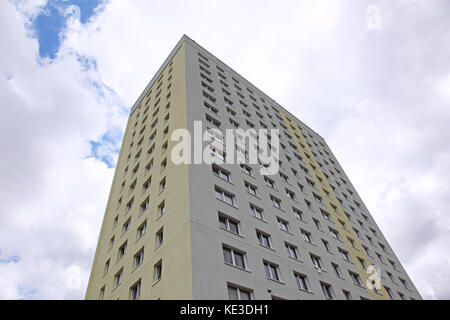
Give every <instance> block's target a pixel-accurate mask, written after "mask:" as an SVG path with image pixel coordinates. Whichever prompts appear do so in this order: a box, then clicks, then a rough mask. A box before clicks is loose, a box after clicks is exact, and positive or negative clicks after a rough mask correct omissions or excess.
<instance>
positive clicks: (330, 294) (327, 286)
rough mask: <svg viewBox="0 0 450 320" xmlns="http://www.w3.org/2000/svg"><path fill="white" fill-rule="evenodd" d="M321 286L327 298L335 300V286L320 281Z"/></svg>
mask: <svg viewBox="0 0 450 320" xmlns="http://www.w3.org/2000/svg"><path fill="white" fill-rule="evenodd" d="M320 286H321V287H322V292H323V294H324V295H325V298H327V299H329V300H333V299H334V292H333V288H332V287H331V285H330V284H328V283H325V282H320Z"/></svg>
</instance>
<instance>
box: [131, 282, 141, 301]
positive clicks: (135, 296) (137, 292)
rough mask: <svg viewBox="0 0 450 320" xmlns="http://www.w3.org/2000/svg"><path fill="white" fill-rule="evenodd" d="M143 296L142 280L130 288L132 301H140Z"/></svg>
mask: <svg viewBox="0 0 450 320" xmlns="http://www.w3.org/2000/svg"><path fill="white" fill-rule="evenodd" d="M140 296H141V279H139V281H138V282H136V283H135V284H134V285H133V286H132V287H131V288H130V300H139V297H140Z"/></svg>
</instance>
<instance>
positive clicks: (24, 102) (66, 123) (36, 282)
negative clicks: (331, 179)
mask: <svg viewBox="0 0 450 320" xmlns="http://www.w3.org/2000/svg"><path fill="white" fill-rule="evenodd" d="M54 2H55V3H57V2H58V1H57V0H54ZM62 2H66V1H62ZM69 2H71V1H69ZM45 5H46V1H44V0H42V1H18V0H17V1H2V2H0V43H2V48H3V49H2V50H0V82H1V84H0V101H1V105H0V135H1V139H0V149H1V150H2V156H1V158H0V298H1V299H33V298H34V299H69V298H70V299H81V298H83V297H84V292H85V288H86V285H87V280H88V276H89V272H90V267H91V263H92V260H93V256H94V252H95V246H96V242H97V237H98V234H99V231H100V225H101V221H102V218H103V214H104V210H105V207H106V201H107V197H108V193H109V189H110V185H111V181H112V175H113V172H114V168H113V166H114V164H115V161H116V160H117V156H118V149H119V147H120V143H121V138H122V135H123V130H124V128H125V125H126V121H127V116H128V112H129V109H130V107H131V105H132V104H133V103H134V101H135V100H136V98H137V97H138V96H139V94H140V93H141V91H142V90H143V89H144V87H145V86H146V84H147V83H148V81H149V80H150V78H151V77H152V76H153V74H154V73H155V72H156V70H157V69H158V68H159V66H160V65H161V64H162V62H163V61H164V59H165V58H166V57H167V55H168V54H169V52H170V51H171V49H172V48H173V47H174V46H175V44H176V42H177V41H178V40H179V39H180V37H181V36H182V35H183V34H187V35H188V36H190V37H191V38H193V39H194V40H195V41H197V42H198V43H199V44H200V45H202V46H204V47H205V48H206V49H207V50H209V51H210V52H212V53H213V54H214V55H216V56H217V57H218V58H219V59H221V60H222V61H224V62H225V63H227V64H228V65H229V66H230V67H232V68H233V69H234V70H236V71H237V72H239V73H240V74H241V75H242V76H244V77H246V78H247V79H248V80H249V81H251V82H252V83H253V84H255V85H256V86H257V87H259V88H260V89H261V90H263V91H264V92H265V93H267V94H268V95H269V96H271V97H272V98H274V99H275V100H276V101H277V102H279V103H280V104H281V105H283V106H284V107H285V108H287V109H288V110H290V111H291V112H292V113H293V114H295V115H296V116H297V117H298V118H300V119H301V120H302V121H304V122H305V123H306V124H308V125H309V126H310V127H311V128H313V129H314V130H315V131H317V132H318V133H319V134H321V135H322V136H323V137H324V138H325V139H326V141H327V142H328V144H329V145H330V147H331V148H332V150H333V152H334V153H335V155H336V157H337V158H338V160H339V162H340V163H341V165H342V166H343V168H344V169H345V171H346V173H347V175H348V176H349V178H350V179H351V181H352V182H353V184H354V185H355V187H356V189H357V190H358V192H359V194H360V195H361V197H362V199H363V200H364V202H365V203H366V205H367V207H368V208H369V210H370V212H371V214H372V215H373V216H374V218H375V220H376V221H377V223H378V224H379V226H380V228H381V230H382V231H383V233H384V234H385V236H386V237H387V239H388V241H389V242H390V244H391V246H392V247H393V249H394V251H395V252H396V254H397V256H398V257H399V259H400V261H401V262H402V263H403V265H404V267H405V268H406V270H407V272H408V273H409V275H410V276H411V278H412V280H413V282H414V283H415V284H416V286H417V288H418V289H419V291H420V293H421V294H422V296H423V297H424V298H426V299H435V298H438V299H450V285H449V284H450V250H449V247H450V246H449V245H450V216H449V214H448V211H449V209H450V195H449V191H450V186H449V181H450V165H449V164H450V152H449V151H450V145H449V144H450V142H449V140H448V137H449V136H450V126H449V123H450V59H449V57H450V20H449V19H448V13H449V12H450V2H448V1H446V0H442V1H438V0H429V1H420V0H416V1H414V0H410V1H407V0H396V1H392V0H389V1H387V0H386V1H382V0H373V1H350V0H347V1H332V0H331V1H317V0H315V1H312V0H311V1H283V3H280V2H276V1H237V0H233V1H226V2H225V1H221V2H219V1H210V0H208V1H206V0H204V1H154V2H153V1H144V0H142V1H138V0H133V1H125V0H112V1H109V2H106V3H104V4H101V5H100V6H99V7H98V8H97V11H96V12H95V13H94V14H93V15H92V16H91V17H90V20H88V21H85V22H80V21H79V20H77V17H78V16H77V15H73V16H68V17H67V21H65V23H66V22H67V23H68V25H67V27H66V28H62V29H61V32H60V35H59V38H60V46H59V48H58V50H57V52H56V53H55V55H54V57H53V56H52V57H42V56H40V53H39V42H38V39H37V38H36V30H33V27H32V25H31V24H30V21H33V19H35V18H36V17H37V16H39V15H40V14H42V12H43V10H45ZM81 15H83V8H82V9H81ZM261 66H264V68H262V67H261Z"/></svg>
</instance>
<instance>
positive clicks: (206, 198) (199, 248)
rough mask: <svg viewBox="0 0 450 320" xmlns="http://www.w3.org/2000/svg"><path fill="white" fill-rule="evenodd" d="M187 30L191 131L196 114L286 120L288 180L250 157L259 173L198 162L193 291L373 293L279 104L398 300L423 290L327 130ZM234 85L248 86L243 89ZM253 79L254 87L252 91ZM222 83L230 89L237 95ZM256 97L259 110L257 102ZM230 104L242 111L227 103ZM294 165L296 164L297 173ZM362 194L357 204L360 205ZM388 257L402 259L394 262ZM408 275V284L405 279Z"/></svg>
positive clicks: (276, 123)
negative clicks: (266, 242)
mask: <svg viewBox="0 0 450 320" xmlns="http://www.w3.org/2000/svg"><path fill="white" fill-rule="evenodd" d="M184 39H185V43H186V44H187V45H186V77H187V81H186V85H187V109H188V128H189V129H190V130H191V132H193V122H194V120H201V121H203V122H204V123H205V125H204V127H206V124H207V122H206V121H205V115H206V114H208V115H210V116H211V117H213V118H214V119H216V120H218V121H220V123H221V124H220V126H219V127H218V128H220V129H226V128H233V126H232V125H231V124H230V122H229V119H233V120H234V121H236V122H237V123H239V126H240V127H241V128H243V129H244V130H245V129H248V128H250V127H249V125H248V124H247V123H246V121H247V120H249V121H251V122H252V123H253V124H254V125H255V127H254V129H258V128H262V127H261V125H260V121H262V122H263V123H265V124H266V125H267V126H268V128H269V129H270V128H280V129H281V130H280V142H281V143H282V144H283V145H284V146H285V148H280V160H281V161H282V163H283V168H281V169H280V172H282V173H284V174H285V175H286V176H288V182H285V181H283V180H282V179H281V177H280V176H279V175H275V176H271V177H270V178H271V179H273V180H274V182H275V189H272V188H269V187H268V186H267V185H266V182H265V181H264V179H263V177H262V176H261V175H260V174H259V173H258V166H257V165H250V167H251V168H252V176H250V175H248V174H246V173H244V172H243V171H242V170H241V168H240V166H239V165H221V166H220V167H221V168H223V169H224V170H226V171H227V172H229V174H230V181H226V180H224V179H222V178H220V177H218V176H217V175H215V174H213V172H212V168H211V165H190V167H189V184H190V188H189V190H190V199H191V201H190V206H191V207H190V212H191V246H192V250H191V251H192V263H193V267H192V270H193V295H194V298H195V299H228V298H229V294H228V292H227V290H228V289H227V287H228V285H232V286H235V287H240V288H243V289H244V290H249V291H251V296H252V298H253V299H272V298H273V299H275V298H281V299H325V298H326V297H325V295H324V293H323V290H322V288H321V284H320V283H321V282H324V283H327V284H330V285H331V286H332V290H333V294H334V298H335V299H346V298H347V297H349V296H346V295H345V294H344V290H345V291H347V292H348V293H349V294H350V295H351V297H352V299H361V298H367V299H368V298H369V295H368V291H367V289H366V288H363V287H361V286H358V285H355V284H354V282H353V281H352V279H351V277H350V275H349V271H351V272H354V273H357V272H358V271H357V270H356V268H355V265H354V264H355V263H357V262H348V261H345V260H344V259H343V258H342V257H341V255H340V254H339V252H338V248H343V249H346V248H345V245H344V243H343V242H342V241H339V240H337V239H334V238H333V237H332V236H331V235H330V232H329V228H335V225H334V222H331V221H328V220H327V219H326V218H324V216H323V215H322V214H321V210H320V209H322V210H324V211H327V209H326V207H324V206H322V207H321V205H320V204H318V203H317V202H316V201H314V199H313V197H312V193H313V192H314V191H315V190H314V188H313V187H312V186H310V185H309V184H308V182H307V180H306V179H310V180H311V177H309V176H308V174H306V173H304V172H302V170H301V169H300V168H299V165H300V162H299V161H298V160H297V159H296V157H295V156H294V153H296V150H295V149H294V148H293V147H292V146H291V145H290V144H289V137H287V136H286V135H285V134H284V133H283V132H285V130H282V127H281V124H282V120H281V119H280V118H278V117H277V112H276V111H275V110H279V111H283V112H285V113H286V114H288V115H289V117H290V118H291V119H295V121H296V122H297V125H298V126H299V127H300V128H301V129H303V133H304V136H305V138H306V139H307V141H308V144H309V145H310V147H311V149H312V151H313V152H314V153H315V155H316V157H317V160H318V161H319V162H320V163H321V164H323V167H322V170H323V171H324V172H325V173H326V174H328V175H329V177H330V178H329V182H330V184H331V185H333V186H334V188H335V193H336V195H337V196H338V197H339V198H341V199H342V202H341V204H342V207H343V208H344V210H345V211H346V214H347V215H348V217H349V219H350V221H351V222H352V227H353V228H354V229H356V230H358V232H359V234H360V239H359V241H360V242H361V244H362V245H363V246H364V247H366V248H367V254H368V256H369V258H370V260H371V262H372V264H374V265H377V266H379V267H380V269H381V274H382V283H383V285H384V286H385V288H388V290H389V291H390V294H392V299H421V297H420V294H419V293H418V292H417V290H416V288H415V287H414V284H413V283H412V282H411V280H410V278H409V277H408V275H407V274H406V272H405V270H404V269H403V267H402V266H401V263H400V261H399V260H398V259H397V257H396V256H395V254H394V252H393V250H392V248H391V247H390V246H389V244H388V242H387V241H386V239H385V238H384V236H383V235H382V232H381V231H380V230H379V228H378V226H377V225H376V223H375V221H374V220H373V218H372V217H371V215H370V213H369V212H368V210H367V208H366V207H365V205H364V203H363V201H362V200H361V199H360V197H359V196H358V193H357V191H356V190H355V189H354V187H353V185H352V184H351V182H350V181H349V179H348V177H347V176H346V175H345V173H344V170H343V169H342V168H341V166H340V165H339V163H338V161H337V160H336V158H335V157H334V155H333V153H332V152H331V150H330V149H329V148H328V146H327V144H326V142H325V141H324V139H323V138H322V137H320V136H319V135H318V134H317V133H315V132H314V131H313V130H311V129H310V128H309V127H307V126H306V125H305V124H304V123H302V122H301V121H300V120H298V119H297V118H296V117H295V116H293V115H292V114H291V113H289V111H287V110H286V109H284V108H283V107H281V106H280V105H278V104H277V103H276V102H275V101H274V100H272V99H271V98H270V97H268V96H267V95H265V94H264V93H262V92H261V91H260V90H258V89H257V88H255V87H254V86H253V85H252V84H251V83H249V82H248V81H246V80H245V79H244V78H243V77H241V76H240V75H239V74H238V73H236V72H235V71H233V70H232V69H230V68H229V67H228V66H227V65H225V64H224V63H222V62H221V61H220V60H218V59H217V58H216V57H214V56H213V55H212V54H210V53H209V52H208V51H206V50H205V49H203V48H202V47H201V46H199V45H198V44H197V43H195V42H194V41H192V40H191V39H189V38H188V37H186V36H185V37H184ZM208 72H209V74H208ZM205 77H206V78H205ZM202 82H204V83H206V84H207V85H208V86H210V87H211V88H212V89H213V90H214V91H213V92H208V91H209V90H208V89H206V88H205V87H203V86H202ZM235 85H237V86H238V87H240V88H241V89H242V90H240V91H238V89H236V86H235ZM247 88H248V89H249V90H250V91H251V92H253V93H250V91H249V90H247ZM222 89H225V90H226V91H228V93H229V95H228V94H227V93H225V92H224V91H222ZM203 91H206V92H208V93H210V94H211V95H212V96H214V97H215V98H216V101H215V103H213V102H211V101H207V99H205V97H204V96H203V94H202V92H203ZM238 92H239V94H240V96H238ZM250 96H253V97H254V98H256V101H253V100H252V99H251V98H250ZM224 97H225V98H228V99H230V100H231V101H232V102H233V105H232V106H230V103H228V102H226V101H225V100H224ZM261 99H263V100H264V102H263V100H261ZM204 101H207V102H208V103H209V104H210V105H212V106H213V107H214V108H216V109H217V113H214V112H210V111H209V110H207V109H206V108H205V107H204ZM240 101H242V102H244V103H245V104H247V107H243V106H242V104H241V102H240ZM255 104H256V105H257V106H258V107H259V109H257V108H256V107H254V105H255ZM227 108H228V109H231V110H232V112H235V114H234V115H233V114H231V113H230V112H228V111H227ZM244 111H245V112H246V113H247V115H246V114H245V113H244ZM258 113H259V115H258ZM210 126H211V125H210ZM289 158H290V160H288V159H289ZM292 169H294V170H296V171H297V173H298V174H297V176H295V175H294V173H293V171H292ZM341 179H342V180H341ZM245 182H249V183H251V184H252V185H254V186H256V187H257V196H254V195H252V194H250V193H248V192H247V191H246V188H245V186H244V183H245ZM338 183H339V184H338ZM298 184H301V185H302V186H303V190H300V187H299V185H298ZM215 186H218V187H220V188H221V189H223V190H225V191H228V192H230V193H231V194H233V195H234V196H235V205H234V206H232V205H229V204H227V203H224V202H223V201H219V200H217V199H216V197H215V191H214V189H215ZM286 188H287V189H289V190H290V191H292V192H294V193H295V197H296V199H295V200H292V199H290V198H288V197H287V195H286V192H285V189H286ZM270 195H273V196H275V197H277V198H278V199H280V200H281V201H282V207H283V209H282V210H280V209H278V208H275V207H274V206H273V204H272V202H271V200H270ZM305 199H306V200H308V201H310V203H311V204H312V210H311V209H309V208H308V207H307V205H306V203H305ZM354 201H356V202H357V203H358V204H359V208H358V207H357V206H356V205H355V202H354ZM250 205H255V206H257V207H258V208H261V209H263V213H264V221H263V220H260V219H258V218H256V217H254V216H253V215H252V212H251V209H250ZM293 208H296V209H298V210H300V211H301V212H302V213H303V220H300V219H298V218H297V217H295V215H294V213H293ZM219 213H220V214H223V215H226V216H228V217H230V218H231V219H234V220H235V221H237V222H239V234H235V233H233V232H230V231H228V230H225V229H223V228H221V227H220V226H219V220H218V215H219ZM277 218H280V219H282V220H283V221H286V222H287V223H288V224H289V229H290V232H286V231H283V230H281V229H280V227H279V225H278V221H277ZM313 219H316V221H318V222H319V223H320V226H321V227H320V229H319V228H317V226H316V224H315V222H314V221H313ZM301 229H303V230H305V231H307V232H309V233H310V234H311V236H312V243H308V242H306V241H304V240H303V238H302V235H301ZM371 229H372V230H374V231H375V233H376V235H374V233H373V231H372V230H371ZM256 230H259V231H262V232H264V233H266V234H268V235H270V239H271V244H272V248H267V247H264V246H263V245H261V244H260V243H259V242H258V239H257V236H256ZM368 237H369V238H368ZM369 239H371V241H372V243H371V242H370V240H369ZM323 240H325V241H327V242H328V244H329V246H330V248H331V250H330V251H331V252H329V251H327V250H326V249H325V247H324V244H323ZM286 243H288V244H290V245H292V246H295V247H296V248H297V251H298V255H299V259H298V260H296V259H294V258H291V257H289V256H288V253H287V248H286V247H285V244H286ZM380 244H381V246H383V247H384V249H383V248H382V247H381V246H380ZM224 245H225V246H229V247H231V248H234V249H236V250H239V251H242V252H243V253H245V260H246V267H245V270H244V269H242V268H238V267H235V266H232V265H229V264H226V263H224V255H223V249H222V247H223V246H224ZM310 254H313V255H316V256H318V257H320V259H321V261H322V265H323V269H324V270H323V271H321V272H318V271H317V269H316V268H314V266H313V264H312V262H311V258H310ZM377 254H378V255H379V256H380V257H381V259H382V260H380V258H379V257H378V256H377ZM389 260H390V261H392V262H393V263H394V264H395V269H394V266H393V265H392V264H391V262H389ZM264 261H266V262H270V263H272V264H274V265H276V266H277V267H278V271H279V277H280V281H274V280H271V279H268V278H267V277H266V273H265V268H264V265H263V262H264ZM332 263H333V264H336V265H338V266H339V269H340V271H341V273H342V277H338V276H337V275H336V273H335V271H334V269H333V267H332ZM294 272H296V273H298V274H302V275H305V276H307V281H308V284H309V288H308V290H300V289H299V286H298V284H297V281H296V279H295V277H294ZM389 274H390V275H389ZM402 280H403V281H404V282H405V285H406V286H405V285H403V284H402Z"/></svg>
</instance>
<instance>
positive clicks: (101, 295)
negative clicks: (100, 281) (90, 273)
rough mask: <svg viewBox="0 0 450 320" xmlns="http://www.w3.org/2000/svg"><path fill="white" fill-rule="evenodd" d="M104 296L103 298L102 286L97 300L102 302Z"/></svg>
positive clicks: (103, 290)
mask: <svg viewBox="0 0 450 320" xmlns="http://www.w3.org/2000/svg"><path fill="white" fill-rule="evenodd" d="M104 296H105V287H104V286H103V288H101V289H100V293H99V295H98V300H103V298H104Z"/></svg>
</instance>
